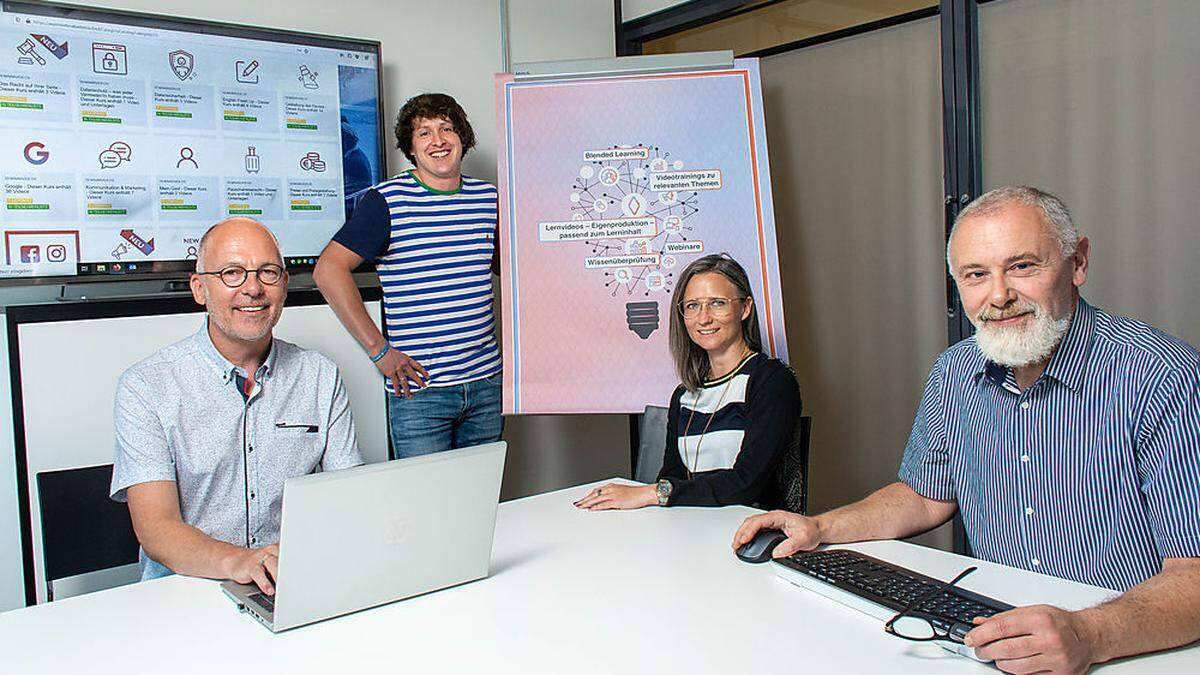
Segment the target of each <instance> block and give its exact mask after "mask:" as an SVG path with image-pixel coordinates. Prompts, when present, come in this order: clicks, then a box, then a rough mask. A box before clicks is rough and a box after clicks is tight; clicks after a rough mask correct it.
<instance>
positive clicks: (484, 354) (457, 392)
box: [313, 94, 503, 457]
mask: <svg viewBox="0 0 1200 675" xmlns="http://www.w3.org/2000/svg"><path fill="white" fill-rule="evenodd" d="M396 140H397V145H398V147H399V148H400V150H401V151H402V152H403V153H404V156H405V157H407V158H408V160H409V161H410V162H412V163H413V166H414V167H415V168H413V169H410V170H408V171H406V172H404V173H402V174H400V175H399V176H397V177H395V178H392V179H391V180H387V181H385V182H383V183H380V184H379V185H376V186H375V187H373V188H372V189H370V190H368V191H367V192H366V193H365V194H364V196H363V197H362V199H361V200H360V201H359V203H358V205H357V206H356V207H355V209H354V211H353V213H352V214H351V216H350V219H349V220H347V221H346V224H345V225H344V226H342V229H341V230H339V231H338V233H337V234H336V235H334V237H333V241H331V242H330V243H329V245H328V246H326V247H325V250H324V251H323V252H322V253H321V258H320V259H319V260H318V261H317V266H316V269H315V270H314V271H313V279H314V280H315V281H316V283H317V287H318V288H320V289H321V294H322V295H324V296H325V300H326V301H327V302H328V303H329V305H330V306H331V307H333V310H334V312H335V313H336V314H337V316H338V319H340V320H341V322H342V325H344V326H345V327H346V330H348V331H350V333H351V334H352V335H353V336H354V337H355V339H357V340H358V342H359V344H360V345H362V347H363V349H364V350H365V351H366V353H367V355H368V356H369V357H370V359H371V361H373V362H374V363H375V367H376V368H378V369H379V372H380V373H381V374H382V375H383V376H384V378H385V386H387V388H388V392H389V395H388V418H389V424H390V427H391V436H392V447H393V450H394V451H395V455H396V456H397V457H414V456H417V455H424V454H429V453H432V452H440V451H442V450H450V449H451V448H460V447H466V446H471V445H478V444H480V443H487V442H491V441H496V440H499V439H500V434H501V431H502V427H503V425H502V418H501V417H500V353H499V350H498V349H497V346H496V338H495V335H494V327H495V322H494V317H493V312H492V274H493V273H497V274H498V273H499V259H500V258H499V254H498V251H497V250H496V241H497V233H498V229H497V228H498V221H497V192H496V187H495V186H494V185H491V184H489V183H487V182H485V181H482V180H478V179H475V178H470V177H468V176H464V175H463V174H462V160H463V157H464V156H465V155H466V153H467V152H468V151H469V150H470V149H471V148H472V147H474V146H475V132H474V131H473V130H472V129H471V124H470V122H469V121H468V120H467V115H466V113H465V112H464V111H463V109H462V107H460V106H459V105H458V103H457V102H456V101H455V100H454V99H453V98H451V97H450V96H447V95H446V94H421V95H420V96H415V97H413V98H412V99H409V101H408V102H407V103H405V104H404V107H403V108H401V109H400V114H399V116H398V117H397V120H396ZM365 260H370V261H373V262H374V263H375V269H376V271H377V272H378V274H379V281H380V285H381V286H382V287H383V307H384V333H381V332H380V331H379V328H378V327H376V325H375V322H374V321H372V320H371V317H370V315H369V314H368V313H367V310H366V307H365V306H364V305H363V302H362V297H361V296H360V295H359V292H358V286H357V285H356V284H355V282H354V278H353V276H352V274H351V273H352V272H353V270H354V269H355V268H356V267H358V266H359V265H360V264H362V262H363V261H365ZM385 333H386V337H385Z"/></svg>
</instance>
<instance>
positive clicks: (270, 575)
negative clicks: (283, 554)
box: [227, 544, 279, 595]
mask: <svg viewBox="0 0 1200 675" xmlns="http://www.w3.org/2000/svg"><path fill="white" fill-rule="evenodd" d="M227 565H228V569H229V572H228V574H227V576H228V578H230V579H233V580H234V581H236V582H238V583H239V584H254V585H256V586H258V588H259V589H260V590H261V591H262V592H263V593H266V594H267V595H275V585H274V583H272V582H273V581H274V579H275V578H276V575H277V574H278V573H279V544H271V545H270V546H264V547H262V548H247V549H242V550H240V551H238V552H237V553H236V554H235V555H234V556H233V557H231V558H230V560H229V561H228V563H227Z"/></svg>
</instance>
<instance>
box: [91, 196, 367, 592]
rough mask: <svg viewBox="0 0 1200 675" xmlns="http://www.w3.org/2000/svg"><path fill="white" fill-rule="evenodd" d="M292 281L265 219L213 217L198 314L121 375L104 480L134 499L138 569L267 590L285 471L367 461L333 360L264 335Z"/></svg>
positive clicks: (195, 284)
mask: <svg viewBox="0 0 1200 675" xmlns="http://www.w3.org/2000/svg"><path fill="white" fill-rule="evenodd" d="M287 281H288V274H287V271H286V270H285V269H284V267H283V260H282V257H281V255H280V252H279V246H278V244H277V243H276V241H275V237H274V236H273V235H272V234H271V232H270V231H269V230H267V228H266V227H264V226H263V225H262V224H260V223H258V222H257V221H254V220H252V219H249V218H230V219H228V220H225V221H222V222H220V223H217V224H216V225H214V226H213V227H212V228H210V229H209V230H208V232H206V233H205V234H204V237H203V238H202V239H201V240H200V247H199V252H198V256H197V259H196V272H195V273H194V274H193V275H192V276H191V279H190V285H191V290H192V296H193V297H194V298H195V300H196V302H198V303H199V304H201V305H204V307H205V309H206V310H207V312H208V316H207V318H206V320H205V321H204V323H203V325H201V327H200V329H199V330H198V331H197V332H196V333H195V334H193V335H192V336H190V337H188V338H185V339H184V340H181V341H180V342H177V343H175V344H173V345H170V346H168V347H165V348H163V349H160V350H159V351H158V352H156V353H155V354H153V355H151V356H150V357H149V358H147V359H145V360H144V361H141V362H140V363H137V364H135V365H134V366H132V367H131V368H129V369H128V370H126V371H125V373H124V374H122V375H121V379H120V381H119V382H118V383H117V395H116V404H115V407H114V426H115V429H116V450H115V464H114V467H113V480H112V492H111V494H112V498H113V499H115V500H117V501H128V503H129V514H130V516H131V517H132V519H133V526H134V530H135V531H136V533H137V537H138V542H139V543H140V544H141V547H142V551H141V556H140V558H141V561H140V562H141V567H142V578H143V579H150V578H154V577H158V576H164V575H166V574H170V573H172V572H175V573H179V574H186V575H190V576H197V577H208V578H213V579H233V580H234V581H237V582H239V583H254V584H257V585H258V586H259V588H261V589H262V590H263V592H264V593H267V594H273V593H274V584H273V579H274V578H275V574H276V571H277V566H278V562H279V558H278V556H279V546H278V541H279V526H280V516H281V509H282V503H283V484H284V481H285V480H287V479H288V478H291V477H293V476H300V475H304V474H308V473H312V472H314V471H317V470H326V471H327V470H333V469H341V468H346V467H350V466H355V465H358V464H362V458H361V456H360V455H359V452H358V447H357V445H356V442H355V435H354V420H353V417H352V415H351V412H350V402H349V399H348V397H347V395H346V389H345V387H344V386H343V384H342V380H341V376H340V375H339V373H338V370H337V366H336V365H335V364H334V363H333V362H332V361H330V360H329V359H328V358H326V357H325V356H322V355H321V354H319V353H317V352H315V351H311V350H306V349H302V348H300V347H297V346H296V345H293V344H290V343H288V342H284V341H283V340H278V339H275V338H274V337H272V334H271V331H272V329H273V328H274V327H275V324H276V323H278V321H279V317H280V315H281V314H282V312H283V302H284V299H285V298H286V297H287Z"/></svg>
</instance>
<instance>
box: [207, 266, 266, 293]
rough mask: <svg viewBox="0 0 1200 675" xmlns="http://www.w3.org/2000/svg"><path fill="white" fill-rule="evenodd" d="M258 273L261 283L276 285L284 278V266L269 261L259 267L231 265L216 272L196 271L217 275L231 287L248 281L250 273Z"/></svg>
mask: <svg viewBox="0 0 1200 675" xmlns="http://www.w3.org/2000/svg"><path fill="white" fill-rule="evenodd" d="M251 272H253V273H254V274H256V275H258V281H259V283H261V284H263V285H264V286H274V285H275V284H277V283H279V280H280V279H282V278H283V268H282V267H280V266H279V265H276V264H274V263H267V264H266V265H262V266H261V267H259V268H258V269H254V270H248V269H246V268H245V267H242V266H241V265H229V266H226V267H222V268H221V269H220V270H218V271H216V272H196V274H198V275H200V276H215V277H219V278H220V279H221V283H223V284H225V285H226V286H228V287H230V288H238V287H239V286H241V285H242V284H244V283H246V279H247V278H248V277H249V276H250V273H251Z"/></svg>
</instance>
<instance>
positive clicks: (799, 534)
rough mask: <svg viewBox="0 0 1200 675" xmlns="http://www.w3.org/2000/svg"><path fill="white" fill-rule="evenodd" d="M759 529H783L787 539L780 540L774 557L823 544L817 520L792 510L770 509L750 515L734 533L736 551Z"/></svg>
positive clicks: (734, 548) (784, 555)
mask: <svg viewBox="0 0 1200 675" xmlns="http://www.w3.org/2000/svg"><path fill="white" fill-rule="evenodd" d="M759 530H782V531H783V533H784V534H786V535H787V539H785V540H783V541H781V542H779V545H778V546H776V547H775V551H774V552H773V553H772V554H771V557H772V558H783V557H786V556H789V555H791V554H793V553H795V552H796V551H808V550H811V549H814V548H816V547H817V546H819V545H820V544H821V528H820V527H818V526H817V521H816V520H814V519H812V518H809V517H808V516H802V515H800V514H798V513H791V512H790V511H768V512H766V513H762V514H759V515H757V516H750V517H749V518H747V519H746V520H745V521H743V522H742V526H741V527H739V528H738V531H737V532H736V533H735V534H734V535H733V550H734V551H736V550H738V549H739V548H741V547H742V546H743V545H745V544H746V543H747V542H749V541H750V540H751V539H753V538H754V535H756V534H758V531H759Z"/></svg>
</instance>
